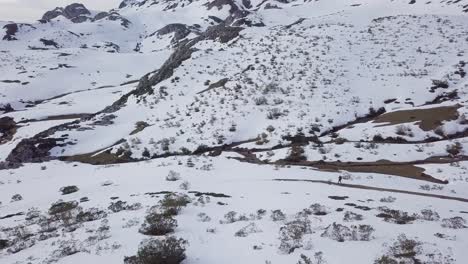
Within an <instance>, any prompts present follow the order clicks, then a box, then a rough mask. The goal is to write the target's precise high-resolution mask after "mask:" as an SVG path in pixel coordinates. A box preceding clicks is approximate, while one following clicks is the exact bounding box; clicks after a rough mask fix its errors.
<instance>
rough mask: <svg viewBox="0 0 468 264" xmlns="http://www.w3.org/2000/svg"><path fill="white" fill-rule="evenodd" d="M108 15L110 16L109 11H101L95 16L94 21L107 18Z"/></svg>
mask: <svg viewBox="0 0 468 264" xmlns="http://www.w3.org/2000/svg"><path fill="white" fill-rule="evenodd" d="M108 16H109V13H107V12H99V13H97V14H96V15H95V16H94V18H93V21H98V20H101V19H103V18H106V17H108Z"/></svg>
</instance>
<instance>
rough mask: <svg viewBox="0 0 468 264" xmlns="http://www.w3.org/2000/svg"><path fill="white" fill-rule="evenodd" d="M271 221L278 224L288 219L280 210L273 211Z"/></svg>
mask: <svg viewBox="0 0 468 264" xmlns="http://www.w3.org/2000/svg"><path fill="white" fill-rule="evenodd" d="M270 218H271V220H273V221H274V222H277V221H283V220H285V219H286V215H285V214H284V213H283V212H282V211H281V210H279V209H277V210H273V211H272V212H271V216H270Z"/></svg>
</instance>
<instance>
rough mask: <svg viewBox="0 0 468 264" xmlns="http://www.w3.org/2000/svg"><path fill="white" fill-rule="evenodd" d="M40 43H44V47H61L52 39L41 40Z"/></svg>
mask: <svg viewBox="0 0 468 264" xmlns="http://www.w3.org/2000/svg"><path fill="white" fill-rule="evenodd" d="M39 41H40V42H42V44H44V46H54V47H55V48H56V49H58V48H60V46H59V45H58V44H57V42H55V41H53V40H51V39H43V38H41V39H40V40H39Z"/></svg>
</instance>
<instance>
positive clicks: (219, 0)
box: [206, 0, 239, 13]
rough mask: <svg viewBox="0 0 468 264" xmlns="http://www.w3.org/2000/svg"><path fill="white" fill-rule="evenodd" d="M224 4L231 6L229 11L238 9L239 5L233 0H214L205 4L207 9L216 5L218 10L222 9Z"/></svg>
mask: <svg viewBox="0 0 468 264" xmlns="http://www.w3.org/2000/svg"><path fill="white" fill-rule="evenodd" d="M225 5H228V6H230V7H231V10H230V11H229V12H230V13H233V12H236V11H238V10H239V7H238V6H237V5H236V4H235V2H234V1H233V0H214V1H211V2H209V3H207V4H206V6H207V7H208V10H211V9H212V8H214V7H216V8H217V9H218V10H221V9H223V7H224V6H225Z"/></svg>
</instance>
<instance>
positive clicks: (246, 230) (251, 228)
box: [234, 223, 262, 237]
mask: <svg viewBox="0 0 468 264" xmlns="http://www.w3.org/2000/svg"><path fill="white" fill-rule="evenodd" d="M260 232H262V230H260V228H258V227H257V225H256V224H255V223H250V224H248V225H247V226H244V227H243V228H241V229H240V230H239V231H237V232H236V233H235V234H234V236H236V237H246V236H248V235H249V234H253V233H260Z"/></svg>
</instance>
